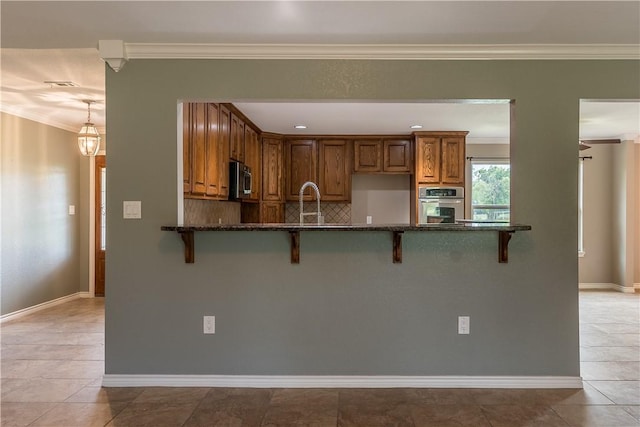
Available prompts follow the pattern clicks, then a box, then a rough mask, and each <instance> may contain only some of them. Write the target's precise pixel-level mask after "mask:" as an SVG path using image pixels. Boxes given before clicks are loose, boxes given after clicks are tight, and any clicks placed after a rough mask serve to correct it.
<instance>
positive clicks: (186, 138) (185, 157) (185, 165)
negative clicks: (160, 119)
mask: <svg viewBox="0 0 640 427" xmlns="http://www.w3.org/2000/svg"><path fill="white" fill-rule="evenodd" d="M182 192H183V193H184V195H185V196H186V195H188V194H189V193H191V104H188V103H186V102H185V103H183V104H182Z"/></svg>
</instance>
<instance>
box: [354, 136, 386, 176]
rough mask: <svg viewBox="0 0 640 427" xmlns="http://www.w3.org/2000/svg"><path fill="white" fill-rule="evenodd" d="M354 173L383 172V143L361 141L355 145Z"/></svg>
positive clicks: (370, 140)
mask: <svg viewBox="0 0 640 427" xmlns="http://www.w3.org/2000/svg"><path fill="white" fill-rule="evenodd" d="M353 160H354V162H353V172H355V173H359V172H381V171H382V141H381V140H379V139H360V140H356V141H355V142H354V144H353Z"/></svg>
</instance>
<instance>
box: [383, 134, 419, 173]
mask: <svg viewBox="0 0 640 427" xmlns="http://www.w3.org/2000/svg"><path fill="white" fill-rule="evenodd" d="M382 157H383V160H384V165H383V167H382V170H383V172H391V173H411V169H412V168H411V163H412V156H411V141H410V140H405V139H385V140H384V145H383V154H382Z"/></svg>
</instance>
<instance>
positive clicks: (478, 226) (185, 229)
mask: <svg viewBox="0 0 640 427" xmlns="http://www.w3.org/2000/svg"><path fill="white" fill-rule="evenodd" d="M162 230H163V231H175V232H177V233H178V234H180V237H181V238H182V241H183V242H184V254H185V262H186V263H188V264H192V263H194V262H195V237H194V232H196V231H199V232H200V231H285V232H288V233H289V234H290V236H291V263H292V264H298V263H299V262H300V232H301V231H376V232H377V231H383V232H391V233H392V235H393V240H392V241H393V262H394V263H402V235H403V233H405V232H483V231H484V232H489V231H492V232H497V233H498V262H500V263H506V262H508V260H509V251H508V248H509V241H510V239H511V235H512V234H513V233H515V232H516V231H527V230H531V226H530V225H523V224H507V223H487V222H457V223H453V224H442V223H440V224H420V225H406V224H381V225H373V224H317V225H316V224H304V225H302V224H204V225H186V226H182V225H165V226H162Z"/></svg>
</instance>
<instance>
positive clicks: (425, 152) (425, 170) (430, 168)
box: [416, 136, 440, 183]
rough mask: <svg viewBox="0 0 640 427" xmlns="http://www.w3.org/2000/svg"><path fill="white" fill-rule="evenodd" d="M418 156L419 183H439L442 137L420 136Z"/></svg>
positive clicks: (417, 149)
mask: <svg viewBox="0 0 640 427" xmlns="http://www.w3.org/2000/svg"><path fill="white" fill-rule="evenodd" d="M416 156H417V159H416V160H417V161H416V168H417V170H416V180H417V181H418V182H419V183H439V182H440V138H437V137H430V136H425V137H418V142H417V146H416Z"/></svg>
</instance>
